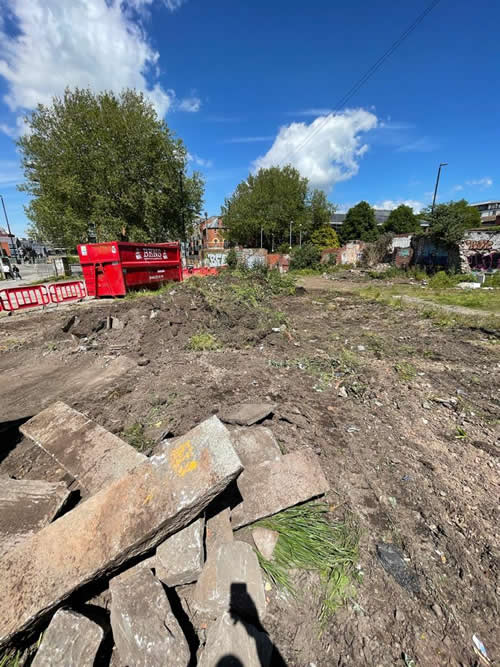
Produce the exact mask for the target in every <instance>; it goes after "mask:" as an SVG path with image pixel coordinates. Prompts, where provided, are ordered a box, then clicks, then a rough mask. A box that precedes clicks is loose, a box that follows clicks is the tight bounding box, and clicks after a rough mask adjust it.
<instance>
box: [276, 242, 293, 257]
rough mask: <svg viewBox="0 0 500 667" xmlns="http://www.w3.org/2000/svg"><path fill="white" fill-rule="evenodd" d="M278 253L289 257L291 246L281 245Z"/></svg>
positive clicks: (277, 249)
mask: <svg viewBox="0 0 500 667" xmlns="http://www.w3.org/2000/svg"><path fill="white" fill-rule="evenodd" d="M276 252H279V254H280V255H288V253H289V252H290V246H289V245H288V243H280V244H279V246H278V247H277V248H276Z"/></svg>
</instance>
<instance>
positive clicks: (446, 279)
mask: <svg viewBox="0 0 500 667" xmlns="http://www.w3.org/2000/svg"><path fill="white" fill-rule="evenodd" d="M464 281H467V282H474V281H475V278H473V276H471V277H470V278H469V277H468V276H464V275H463V274H462V273H446V271H438V272H437V273H435V274H434V275H433V276H432V278H431V279H430V280H429V286H430V287H432V288H434V289H445V288H446V287H455V285H458V283H462V282H464Z"/></svg>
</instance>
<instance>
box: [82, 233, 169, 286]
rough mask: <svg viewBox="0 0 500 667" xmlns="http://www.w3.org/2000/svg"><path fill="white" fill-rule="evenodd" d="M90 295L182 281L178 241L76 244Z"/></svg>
mask: <svg viewBox="0 0 500 667" xmlns="http://www.w3.org/2000/svg"><path fill="white" fill-rule="evenodd" d="M77 250H78V256H79V257H80V264H81V266H82V271H83V277H84V278H85V284H86V286H87V293H88V295H89V296H97V297H100V296H124V295H125V294H126V293H127V292H128V291H129V290H131V289H140V288H144V287H147V288H149V289H151V287H152V286H153V285H160V284H161V283H165V282H167V281H169V280H176V281H181V280H182V260H181V249H180V245H179V243H127V242H124V241H109V242H107V243H84V244H81V245H79V246H78V247H77Z"/></svg>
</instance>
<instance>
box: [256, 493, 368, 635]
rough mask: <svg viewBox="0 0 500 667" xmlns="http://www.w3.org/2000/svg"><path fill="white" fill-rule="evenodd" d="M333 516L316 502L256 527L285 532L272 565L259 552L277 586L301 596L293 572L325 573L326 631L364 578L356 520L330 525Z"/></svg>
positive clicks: (322, 614) (321, 617)
mask: <svg viewBox="0 0 500 667" xmlns="http://www.w3.org/2000/svg"><path fill="white" fill-rule="evenodd" d="M327 514H328V506H327V505H325V504H323V503H312V504H306V505H301V506H299V507H292V508H291V509H288V510H285V511H284V512H281V513H279V514H276V515H274V516H272V517H269V518H268V519H263V520H262V521H259V522H258V523H257V524H256V525H258V526H262V527H264V528H268V529H270V530H275V531H276V532H278V533H279V539H278V542H277V544H276V547H275V550H274V554H273V560H272V561H268V560H266V559H265V558H264V557H263V556H262V555H261V554H260V553H258V552H257V556H258V558H259V563H260V566H261V567H262V569H263V570H264V572H265V574H266V576H267V577H268V578H269V579H270V581H271V582H273V583H274V584H275V585H276V586H277V587H279V588H281V589H285V590H287V591H288V592H289V593H291V594H292V595H296V594H297V592H296V590H295V589H294V586H293V584H292V581H291V577H290V570H292V569H301V570H307V571H313V572H317V573H319V575H320V578H321V589H322V590H321V598H322V599H321V610H320V614H319V621H320V624H321V625H322V626H324V625H325V624H326V623H327V622H328V620H329V619H330V618H331V616H332V615H333V614H334V613H335V612H336V610H337V609H338V608H339V607H340V606H341V605H342V604H344V602H345V601H346V600H347V599H348V598H349V597H352V596H353V595H354V593H355V590H354V582H355V581H356V580H358V579H359V573H358V570H357V567H356V566H357V562H358V559H359V528H358V525H357V523H356V522H355V521H354V519H353V518H352V517H349V518H348V519H347V520H345V521H332V522H330V521H329V520H328V518H327Z"/></svg>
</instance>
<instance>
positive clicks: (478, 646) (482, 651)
mask: <svg viewBox="0 0 500 667" xmlns="http://www.w3.org/2000/svg"><path fill="white" fill-rule="evenodd" d="M472 641H473V642H474V652H475V653H476V654H477V655H478V656H479V657H480V658H481V660H482V661H483V662H484V664H486V665H491V660H490V659H489V658H488V654H487V652H486V647H485V645H484V644H483V642H482V641H481V640H480V639H479V637H478V636H477V635H475V634H474V635H472Z"/></svg>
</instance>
